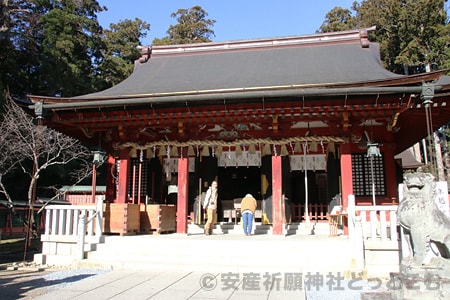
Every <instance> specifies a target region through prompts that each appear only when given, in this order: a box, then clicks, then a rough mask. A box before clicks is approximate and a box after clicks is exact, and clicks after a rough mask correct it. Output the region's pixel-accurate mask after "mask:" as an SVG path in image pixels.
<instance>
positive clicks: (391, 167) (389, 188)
mask: <svg viewBox="0 0 450 300" xmlns="http://www.w3.org/2000/svg"><path fill="white" fill-rule="evenodd" d="M394 156H395V154H394V145H393V144H388V145H387V147H386V148H385V149H383V157H384V168H385V169H384V171H385V172H384V174H385V176H386V196H387V197H388V198H389V202H391V201H392V200H391V199H392V198H397V197H398V196H397V195H398V194H397V170H396V169H395V157H394ZM377 204H378V203H377Z"/></svg>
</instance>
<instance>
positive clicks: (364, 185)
mask: <svg viewBox="0 0 450 300" xmlns="http://www.w3.org/2000/svg"><path fill="white" fill-rule="evenodd" d="M370 159H371V158H370V157H367V155H366V154H365V153H364V154H359V153H358V154H352V173H353V192H354V193H355V196H361V197H370V196H372V174H371V166H370ZM383 161H384V160H383V155H382V156H375V157H373V178H374V182H375V195H376V196H385V195H386V182H385V173H384V163H383Z"/></svg>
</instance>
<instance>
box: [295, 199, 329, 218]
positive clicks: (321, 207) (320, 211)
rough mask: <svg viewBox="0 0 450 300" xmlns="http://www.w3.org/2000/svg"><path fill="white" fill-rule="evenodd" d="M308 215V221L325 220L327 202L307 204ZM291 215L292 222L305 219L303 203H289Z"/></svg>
mask: <svg viewBox="0 0 450 300" xmlns="http://www.w3.org/2000/svg"><path fill="white" fill-rule="evenodd" d="M308 215H309V220H310V221H326V220H327V216H328V204H321V203H311V204H308ZM291 216H292V221H293V222H302V221H303V220H305V205H304V204H291Z"/></svg>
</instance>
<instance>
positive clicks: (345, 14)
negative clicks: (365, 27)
mask: <svg viewBox="0 0 450 300" xmlns="http://www.w3.org/2000/svg"><path fill="white" fill-rule="evenodd" d="M351 29H356V18H355V17H353V16H352V12H351V11H350V10H349V9H344V8H342V7H335V8H333V9H332V10H331V11H329V12H328V13H327V14H326V15H325V21H324V22H323V24H322V25H321V26H320V29H319V32H336V31H345V30H351Z"/></svg>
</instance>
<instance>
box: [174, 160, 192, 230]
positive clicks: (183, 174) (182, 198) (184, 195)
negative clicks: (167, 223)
mask: <svg viewBox="0 0 450 300" xmlns="http://www.w3.org/2000/svg"><path fill="white" fill-rule="evenodd" d="M188 195H189V158H179V159H178V198H177V233H187V210H188V207H187V205H188Z"/></svg>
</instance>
